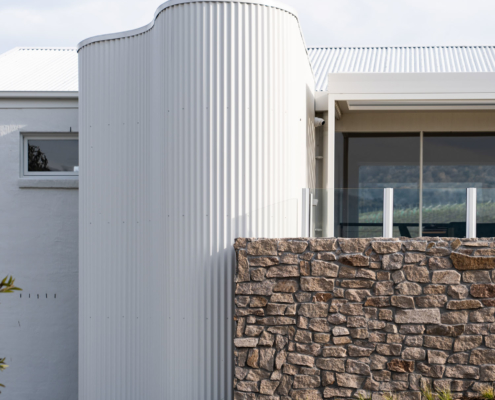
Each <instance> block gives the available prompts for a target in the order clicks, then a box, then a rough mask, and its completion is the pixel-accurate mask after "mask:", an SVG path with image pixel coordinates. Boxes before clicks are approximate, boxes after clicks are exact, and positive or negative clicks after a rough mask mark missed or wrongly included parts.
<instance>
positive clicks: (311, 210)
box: [309, 193, 315, 237]
mask: <svg viewBox="0 0 495 400" xmlns="http://www.w3.org/2000/svg"><path fill="white" fill-rule="evenodd" d="M314 206H315V205H314V195H313V193H311V194H310V195H309V237H313V236H314V226H313V223H314V222H313V215H314V212H313V207H314Z"/></svg>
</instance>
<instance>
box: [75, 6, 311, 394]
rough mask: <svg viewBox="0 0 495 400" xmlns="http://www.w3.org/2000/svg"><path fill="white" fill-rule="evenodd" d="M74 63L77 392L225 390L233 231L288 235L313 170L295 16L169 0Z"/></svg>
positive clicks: (228, 387)
mask: <svg viewBox="0 0 495 400" xmlns="http://www.w3.org/2000/svg"><path fill="white" fill-rule="evenodd" d="M79 63H80V68H79V70H80V190H79V191H80V310H79V313H80V317H79V321H80V328H79V329H80V351H79V357H80V360H79V374H80V379H79V399H80V400H110V399H111V400H113V399H118V400H125V399H132V400H138V399H143V400H154V399H157V400H158V399H160V400H163V399H167V400H181V399H190V400H221V399H231V398H232V382H233V373H232V363H233V355H232V341H233V337H232V336H233V334H232V289H233V272H234V252H233V250H232V244H233V240H234V238H235V237H237V236H258V237H285V236H297V235H299V234H300V228H301V227H300V222H299V221H300V217H301V215H300V207H301V202H300V201H301V199H300V197H301V189H302V188H303V187H307V186H309V185H313V184H314V171H312V170H311V169H310V167H308V166H311V165H313V164H314V152H313V150H312V147H311V146H313V145H314V142H313V135H314V127H313V118H314V108H313V105H314V100H313V94H314V81H313V75H312V72H311V67H310V66H309V62H308V59H307V54H306V51H305V46H304V42H303V39H302V37H301V33H300V28H299V24H298V21H297V18H296V17H295V16H294V15H293V14H292V13H290V12H288V11H287V10H284V9H281V8H277V7H274V6H267V5H263V4H250V3H241V2H188V3H186V4H179V5H173V6H172V7H167V8H164V10H163V11H161V12H160V13H159V14H158V15H157V17H156V21H155V24H154V26H153V27H152V28H150V29H149V30H148V31H146V32H143V33H140V34H137V35H133V36H127V37H126V35H123V37H122V38H120V39H106V40H95V41H89V43H84V44H83V45H82V46H81V49H80V50H79ZM308 146H309V148H311V149H310V150H309V151H307V147H308Z"/></svg>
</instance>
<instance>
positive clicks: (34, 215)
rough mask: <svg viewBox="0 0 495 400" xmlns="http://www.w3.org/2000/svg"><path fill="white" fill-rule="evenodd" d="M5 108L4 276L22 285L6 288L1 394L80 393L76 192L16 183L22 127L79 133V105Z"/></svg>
mask: <svg viewBox="0 0 495 400" xmlns="http://www.w3.org/2000/svg"><path fill="white" fill-rule="evenodd" d="M2 107H3V106H2V103H0V279H1V278H3V277H4V276H5V275H7V274H12V275H13V276H14V277H15V278H16V283H17V284H18V286H20V287H21V288H22V289H23V291H22V292H21V294H22V297H21V294H19V293H15V294H2V295H0V356H1V357H4V356H5V357H7V359H6V362H7V364H9V365H10V367H9V368H8V369H6V370H5V371H4V372H2V373H1V374H0V382H1V383H3V384H5V385H6V388H5V389H2V394H0V398H2V400H3V399H5V400H33V399H36V400H71V399H77V326H78V322H77V321H78V319H77V304H78V300H77V298H78V275H77V274H78V248H77V243H78V228H77V225H78V191H77V190H61V189H21V188H19V186H18V179H19V163H20V161H19V157H20V137H21V136H20V130H22V131H26V132H50V133H51V132H69V131H70V130H71V129H72V132H77V124H78V114H77V109H39V108H38V109H5V108H2ZM38 296H39V297H38Z"/></svg>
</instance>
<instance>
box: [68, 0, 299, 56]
mask: <svg viewBox="0 0 495 400" xmlns="http://www.w3.org/2000/svg"><path fill="white" fill-rule="evenodd" d="M203 2H204V3H247V4H259V5H264V6H268V7H273V8H278V9H280V10H283V11H287V12H288V13H290V14H292V15H294V16H295V17H296V19H298V20H299V18H298V15H297V12H296V11H295V10H294V9H293V8H292V7H289V6H287V5H285V4H283V3H281V2H279V1H277V0H169V1H167V2H165V3H163V4H162V5H160V6H159V7H158V8H157V9H156V11H155V14H154V16H153V20H152V21H151V22H150V23H149V24H148V25H145V26H142V27H141V28H136V29H131V30H128V31H123V32H117V33H107V34H104V35H98V36H93V37H89V38H87V39H84V40H83V41H81V42H79V43H78V44H77V51H79V50H81V49H82V48H83V47H85V46H87V45H89V44H92V43H96V42H101V41H106V40H115V39H123V38H127V37H131V36H136V35H139V34H142V33H145V32H148V31H149V30H150V29H151V28H153V26H154V25H155V21H156V19H157V18H158V15H159V14H160V13H161V12H162V11H164V10H165V9H166V8H169V7H173V6H177V5H180V4H189V3H203Z"/></svg>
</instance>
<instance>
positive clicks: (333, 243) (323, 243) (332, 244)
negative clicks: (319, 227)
mask: <svg viewBox="0 0 495 400" xmlns="http://www.w3.org/2000/svg"><path fill="white" fill-rule="evenodd" d="M309 245H310V247H311V250H312V251H333V250H337V240H336V239H320V238H315V239H309Z"/></svg>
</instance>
